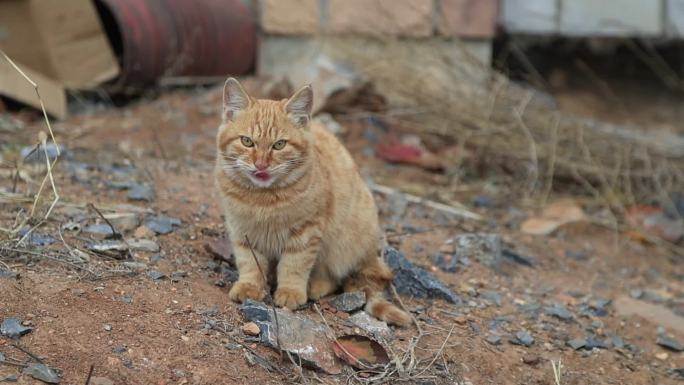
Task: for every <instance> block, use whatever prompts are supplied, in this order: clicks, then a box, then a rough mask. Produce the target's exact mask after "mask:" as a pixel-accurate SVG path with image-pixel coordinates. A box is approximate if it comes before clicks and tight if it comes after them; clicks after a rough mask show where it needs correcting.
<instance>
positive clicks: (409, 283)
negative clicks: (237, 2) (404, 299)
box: [383, 247, 463, 303]
mask: <svg viewBox="0 0 684 385" xmlns="http://www.w3.org/2000/svg"><path fill="white" fill-rule="evenodd" d="M383 255H384V258H385V261H387V264H388V265H389V266H390V267H391V268H392V270H394V286H395V287H396V288H397V292H399V293H400V294H404V295H407V296H412V297H417V298H440V299H444V300H445V301H447V302H450V303H462V302H463V301H462V300H461V298H460V297H458V296H457V295H456V294H454V292H452V291H451V289H449V288H448V287H446V285H444V284H443V283H442V282H440V281H439V280H438V279H437V277H435V276H434V275H432V274H430V273H428V272H427V271H425V270H423V269H421V268H419V267H417V266H415V265H414V264H412V263H411V262H410V261H409V260H408V259H406V257H404V255H402V254H401V253H400V252H399V251H398V250H396V249H394V248H391V247H390V248H387V249H385V250H384V252H383Z"/></svg>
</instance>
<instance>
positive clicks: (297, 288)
mask: <svg viewBox="0 0 684 385" xmlns="http://www.w3.org/2000/svg"><path fill="white" fill-rule="evenodd" d="M312 104H313V92H312V90H311V87H310V86H307V87H304V88H302V89H301V90H299V91H298V92H296V93H295V94H294V96H292V97H291V98H290V99H289V100H280V101H274V100H260V99H254V98H251V97H250V96H249V95H247V93H246V92H245V90H244V89H243V88H242V86H241V85H240V83H238V81H237V80H235V79H233V78H230V79H228V80H227V81H226V84H225V87H224V90H223V122H222V124H221V126H220V127H219V131H218V135H217V141H216V142H217V147H218V156H217V161H216V172H215V177H216V184H217V186H218V190H219V192H220V194H221V196H222V203H223V207H224V213H225V217H226V226H227V228H228V231H229V234H230V236H231V239H232V242H233V250H234V253H235V259H236V263H237V267H238V270H239V273H240V278H239V279H238V281H237V282H236V283H235V284H234V285H233V287H232V288H231V290H230V293H229V295H230V298H231V299H232V300H233V301H237V302H241V301H244V300H246V299H254V300H261V299H263V298H264V296H265V294H266V290H267V287H268V282H264V279H263V276H262V274H261V272H260V270H259V265H260V266H261V268H262V269H264V270H265V269H267V268H269V267H270V266H274V265H275V267H276V271H275V273H276V276H277V289H276V291H275V294H274V297H273V299H274V301H275V303H276V305H277V306H280V307H286V308H289V309H296V308H297V307H299V306H301V305H303V304H305V303H306V302H307V299H312V300H317V299H319V298H321V297H323V296H326V295H328V294H331V293H333V292H335V291H336V290H337V289H338V288H339V287H340V286H343V288H344V290H345V291H357V290H359V291H364V292H365V293H366V294H367V297H368V303H367V305H366V310H367V311H368V312H369V313H371V314H372V315H374V316H375V317H377V318H379V319H382V320H385V321H387V322H390V323H393V324H398V325H407V324H408V323H409V322H410V317H409V315H408V314H406V313H405V312H403V311H401V310H400V309H399V308H397V307H396V306H394V305H392V304H391V303H389V302H388V301H387V300H385V299H384V296H383V294H382V291H383V290H384V289H385V287H386V286H387V285H388V283H389V282H390V281H391V280H392V272H391V270H390V269H389V268H388V267H387V265H385V263H384V262H383V261H382V259H381V258H380V257H379V256H378V243H379V236H380V230H379V226H378V214H377V209H376V207H375V202H374V201H373V197H372V195H371V193H370V191H369V190H368V188H367V186H366V184H365V183H364V181H363V179H362V178H361V176H360V175H359V172H358V170H357V167H356V165H355V164H354V161H353V159H352V157H351V156H350V155H349V153H348V152H347V150H346V149H345V148H344V146H343V145H342V144H341V143H340V142H339V141H338V140H337V139H336V138H335V137H334V136H333V135H332V134H330V133H328V132H327V131H326V130H325V128H322V127H320V126H319V125H316V124H311V123H310V120H311V106H312ZM247 239H249V243H251V245H252V247H253V249H254V253H255V254H256V258H255V257H254V256H253V255H252V253H251V251H250V248H249V244H248V243H247ZM255 259H256V260H258V265H257V261H256V260H255Z"/></svg>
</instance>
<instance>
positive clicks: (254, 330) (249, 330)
mask: <svg viewBox="0 0 684 385" xmlns="http://www.w3.org/2000/svg"><path fill="white" fill-rule="evenodd" d="M242 332H243V333H245V334H247V335H248V336H258V335H259V333H261V329H259V325H257V324H255V323H254V322H247V323H246V324H244V325H242Z"/></svg>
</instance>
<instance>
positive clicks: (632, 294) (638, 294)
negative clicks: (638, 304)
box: [629, 289, 644, 299]
mask: <svg viewBox="0 0 684 385" xmlns="http://www.w3.org/2000/svg"><path fill="white" fill-rule="evenodd" d="M643 295H644V291H643V290H639V289H632V290H630V291H629V296H630V297H632V298H634V299H639V298H641V297H642V296H643Z"/></svg>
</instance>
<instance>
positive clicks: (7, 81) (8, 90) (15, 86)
mask: <svg viewBox="0 0 684 385" xmlns="http://www.w3.org/2000/svg"><path fill="white" fill-rule="evenodd" d="M0 1H2V0H0ZM15 64H17V66H19V67H20V68H21V70H22V71H23V72H24V74H25V75H26V76H28V77H29V78H30V79H31V80H32V81H33V82H35V83H36V84H37V85H38V90H39V91H40V96H41V99H43V103H44V104H45V110H46V111H47V112H48V113H49V114H50V115H52V116H54V117H56V118H59V119H63V118H65V117H66V116H67V103H66V92H65V91H64V87H62V85H61V84H59V83H58V82H55V81H54V80H51V79H48V78H47V77H45V76H44V75H42V74H40V73H37V72H35V71H33V70H31V69H30V68H28V67H25V66H22V65H21V63H16V62H15ZM0 95H5V96H8V97H10V98H12V99H14V100H16V101H19V102H22V103H25V104H28V105H30V106H33V107H35V108H37V109H40V100H39V99H38V95H36V90H35V88H33V85H32V84H31V83H29V82H28V81H27V80H26V79H25V78H24V77H23V76H22V75H21V74H20V73H19V72H18V71H17V70H16V69H14V68H13V67H12V66H11V65H10V63H8V62H7V61H6V60H5V58H4V57H3V56H2V55H0Z"/></svg>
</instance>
